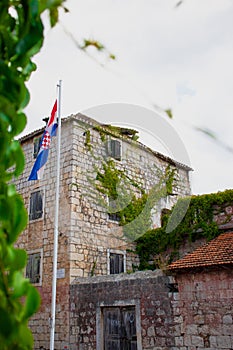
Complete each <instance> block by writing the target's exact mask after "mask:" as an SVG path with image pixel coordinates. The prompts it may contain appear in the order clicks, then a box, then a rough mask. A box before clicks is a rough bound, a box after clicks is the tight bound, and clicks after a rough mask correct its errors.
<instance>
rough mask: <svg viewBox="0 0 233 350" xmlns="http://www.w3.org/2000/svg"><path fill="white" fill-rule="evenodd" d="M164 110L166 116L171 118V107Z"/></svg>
mask: <svg viewBox="0 0 233 350" xmlns="http://www.w3.org/2000/svg"><path fill="white" fill-rule="evenodd" d="M165 112H166V113H167V115H168V117H169V118H170V119H172V118H173V114H172V110H171V109H166V110H165Z"/></svg>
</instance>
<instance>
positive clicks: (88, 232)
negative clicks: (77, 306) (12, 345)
mask: <svg viewBox="0 0 233 350" xmlns="http://www.w3.org/2000/svg"><path fill="white" fill-rule="evenodd" d="M94 126H96V122H94V121H92V120H90V119H89V118H86V117H84V116H80V115H78V116H71V117H70V118H67V119H66V120H64V121H63V123H62V132H61V145H62V147H61V165H60V166H61V174H60V183H61V185H60V211H59V237H58V246H59V249H58V271H62V276H60V278H59V279H58V295H57V305H58V310H57V314H56V338H55V340H56V347H57V349H59V350H60V349H63V344H64V342H66V341H67V342H68V338H69V317H68V316H67V313H68V311H69V287H68V286H69V285H70V283H71V282H72V280H74V279H75V278H76V277H88V276H91V275H105V274H107V273H108V263H107V259H108V258H107V257H108V254H107V252H108V250H109V249H116V250H118V251H122V252H124V253H125V254H126V270H127V271H130V272H132V271H133V270H134V265H137V264H138V259H137V257H136V256H135V254H133V252H132V251H133V250H134V246H133V244H129V242H127V241H125V239H124V238H123V239H122V228H121V227H119V225H118V224H117V223H116V222H112V221H110V220H109V219H108V213H107V210H106V208H104V207H103V206H101V205H100V203H99V201H98V198H96V194H94V197H93V188H92V186H91V181H90V179H91V180H93V179H94V178H95V176H96V167H97V168H98V167H101V165H102V161H103V160H104V159H106V142H103V141H102V140H101V135H100V133H99V132H98V131H96V130H94ZM87 129H90V131H91V138H90V141H91V145H92V147H91V149H89V147H88V145H87V144H86V141H87V138H86V134H85V131H86V130H87ZM42 133H43V130H39V131H38V132H34V133H32V134H31V135H28V136H26V137H24V138H23V139H22V140H21V144H22V147H23V150H24V153H25V159H26V165H25V169H24V172H23V174H22V176H20V177H19V179H17V180H16V181H15V183H16V186H17V190H18V191H19V192H20V193H21V194H22V196H23V199H24V202H25V206H26V208H27V210H28V211H29V207H30V195H31V193H32V192H34V191H37V190H41V191H42V192H43V216H42V217H41V218H39V219H37V220H33V221H29V224H28V226H27V228H26V229H25V231H24V232H23V233H22V234H21V235H20V237H19V240H18V242H17V246H18V247H21V248H24V249H26V250H27V252H29V253H30V252H33V251H35V250H36V251H37V250H40V251H41V254H42V264H41V282H40V283H39V284H37V285H36V286H37V287H38V288H39V291H40V294H41V298H42V306H41V309H40V311H39V313H38V314H37V315H35V316H34V318H32V321H31V328H32V331H33V334H34V335H35V348H36V349H39V347H40V346H42V347H44V348H45V349H48V334H49V318H50V313H51V312H50V309H51V292H52V270H53V247H54V207H55V184H56V138H53V140H52V144H51V148H50V152H49V159H48V162H47V163H46V166H45V171H44V177H43V179H42V180H40V181H28V176H29V174H30V171H31V168H32V166H33V164H34V162H35V159H34V158H33V151H34V150H33V140H34V138H35V137H39V136H41V135H42ZM174 164H175V163H174ZM174 164H173V166H174ZM116 165H117V167H118V168H119V169H121V170H122V171H123V170H124V171H125V173H126V174H127V175H128V176H129V177H131V178H133V179H134V180H135V181H137V182H139V183H140V184H141V185H142V187H143V188H145V189H146V190H149V189H150V188H151V187H152V186H153V185H154V184H156V183H157V182H158V176H157V171H158V170H160V172H161V171H162V172H163V171H164V170H165V168H166V166H167V165H168V160H167V159H166V158H163V157H158V156H157V155H156V154H155V153H152V152H151V151H150V150H148V149H147V148H146V147H144V146H143V145H141V144H138V143H136V142H130V141H127V140H123V141H122V160H121V161H116ZM188 173H189V170H188V168H186V167H183V166H180V167H178V175H179V176H178V178H179V181H178V182H177V183H176V186H175V188H174V190H175V191H177V194H178V196H184V195H186V194H189V193H190V184H189V174H188ZM98 195H99V194H98ZM96 199H97V200H96ZM176 199H177V196H173V197H171V198H170V199H169V200H168V202H169V203H168V205H169V206H170V205H172V204H173V202H174V201H176ZM163 205H166V203H165V204H163ZM159 209H160V208H159ZM61 326H62V329H61ZM38 327H39V328H38ZM38 330H40V331H38Z"/></svg>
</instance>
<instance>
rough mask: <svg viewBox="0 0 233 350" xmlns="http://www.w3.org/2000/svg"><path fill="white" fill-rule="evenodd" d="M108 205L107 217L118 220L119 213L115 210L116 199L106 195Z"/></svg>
mask: <svg viewBox="0 0 233 350" xmlns="http://www.w3.org/2000/svg"><path fill="white" fill-rule="evenodd" d="M108 206H109V211H110V212H109V213H108V219H109V220H111V221H116V222H119V221H120V215H119V213H118V212H117V207H116V201H115V199H114V198H113V197H108Z"/></svg>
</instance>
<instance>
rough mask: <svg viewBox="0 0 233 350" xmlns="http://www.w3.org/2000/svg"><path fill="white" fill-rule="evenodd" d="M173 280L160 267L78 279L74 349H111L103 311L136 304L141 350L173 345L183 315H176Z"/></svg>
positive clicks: (73, 303)
mask: <svg viewBox="0 0 233 350" xmlns="http://www.w3.org/2000/svg"><path fill="white" fill-rule="evenodd" d="M171 282H172V278H171V277H167V276H165V275H163V273H162V272H161V271H160V270H157V271H153V272H152V271H146V272H136V273H134V274H131V275H125V274H120V275H111V276H99V277H93V278H86V279H84V278H82V279H80V278H78V279H76V280H75V281H74V282H73V283H72V285H71V290H70V295H71V314H70V315H71V316H70V327H71V337H70V349H72V350H74V349H80V350H81V349H82V350H94V349H104V348H109V349H110V347H104V345H103V344H104V343H105V342H106V339H104V337H105V336H106V335H105V328H106V325H105V324H104V320H103V313H104V309H106V308H109V307H112V308H113V310H114V307H115V308H118V307H120V306H121V307H125V308H126V307H127V306H131V307H132V306H133V307H135V310H136V311H135V318H136V322H135V324H136V328H137V329H136V334H137V349H138V350H141V349H151V350H152V349H153V350H155V349H156V350H159V349H164V350H165V349H171V348H172V347H174V346H175V337H176V336H178V335H180V315H178V316H176V315H174V311H175V312H177V311H176V307H175V306H176V303H177V293H172V292H170V289H169V286H170V285H171ZM115 321H116V320H115ZM105 345H106V343H105ZM106 346H107V345H106ZM112 348H114V349H121V347H118V346H117V345H116V347H112ZM129 348H130V349H131V347H129ZM132 349H134V347H132ZM135 349H136V347H135Z"/></svg>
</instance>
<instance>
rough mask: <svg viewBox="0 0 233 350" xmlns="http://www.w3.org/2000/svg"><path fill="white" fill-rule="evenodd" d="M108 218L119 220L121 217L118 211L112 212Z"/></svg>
mask: <svg viewBox="0 0 233 350" xmlns="http://www.w3.org/2000/svg"><path fill="white" fill-rule="evenodd" d="M108 219H109V220H111V221H116V222H119V221H120V219H121V218H120V215H119V214H118V213H111V214H108Z"/></svg>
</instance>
